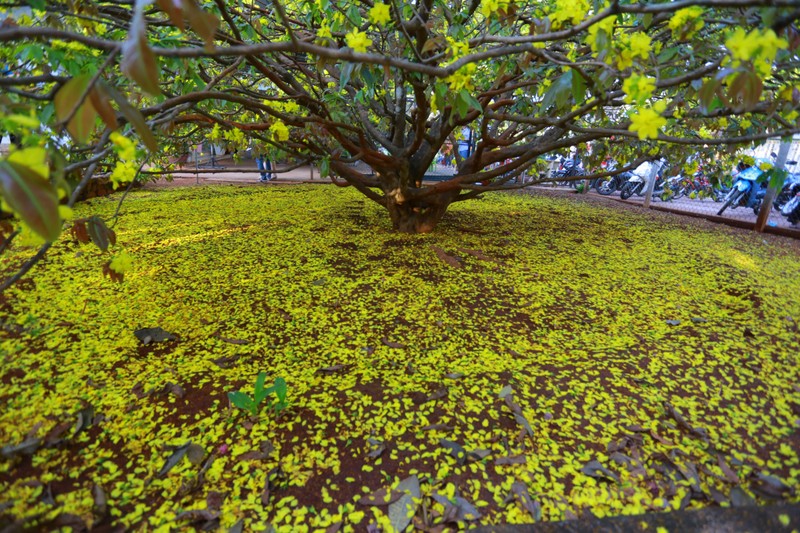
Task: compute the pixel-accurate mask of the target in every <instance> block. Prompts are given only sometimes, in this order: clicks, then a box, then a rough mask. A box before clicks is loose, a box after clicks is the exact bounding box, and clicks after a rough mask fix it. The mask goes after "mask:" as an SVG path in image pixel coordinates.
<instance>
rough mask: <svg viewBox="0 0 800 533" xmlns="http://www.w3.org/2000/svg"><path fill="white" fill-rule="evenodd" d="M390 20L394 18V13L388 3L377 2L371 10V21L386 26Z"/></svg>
mask: <svg viewBox="0 0 800 533" xmlns="http://www.w3.org/2000/svg"><path fill="white" fill-rule="evenodd" d="M390 20H392V15H391V14H390V13H389V6H388V5H387V4H384V3H382V2H377V3H376V4H375V5H374V6H372V8H371V9H370V10H369V21H370V22H372V23H373V24H375V25H377V26H385V25H386V24H387V23H388V22H389V21H390Z"/></svg>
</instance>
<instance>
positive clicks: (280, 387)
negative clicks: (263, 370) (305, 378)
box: [275, 378, 286, 405]
mask: <svg viewBox="0 0 800 533" xmlns="http://www.w3.org/2000/svg"><path fill="white" fill-rule="evenodd" d="M275 396H277V397H278V402H280V403H281V405H284V404H286V380H285V379H283V378H275Z"/></svg>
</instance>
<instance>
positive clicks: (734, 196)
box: [717, 189, 742, 216]
mask: <svg viewBox="0 0 800 533" xmlns="http://www.w3.org/2000/svg"><path fill="white" fill-rule="evenodd" d="M741 196H742V192H741V191H739V190H738V189H731V191H730V192H729V193H728V195H727V196H726V197H725V203H724V204H722V207H721V208H720V210H719V211H717V216H722V213H723V212H725V210H726V209H728V208H729V207H730V206H732V205H733V204H735V203H736V202H738V201H739V198H741Z"/></svg>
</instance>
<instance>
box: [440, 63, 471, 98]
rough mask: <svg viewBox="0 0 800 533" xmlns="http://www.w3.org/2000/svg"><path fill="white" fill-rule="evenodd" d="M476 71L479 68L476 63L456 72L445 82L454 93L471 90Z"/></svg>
mask: <svg viewBox="0 0 800 533" xmlns="http://www.w3.org/2000/svg"><path fill="white" fill-rule="evenodd" d="M476 69H477V66H476V65H475V63H469V64H467V65H464V66H463V67H461V68H460V69H458V70H457V71H455V72H454V73H453V74H452V75H450V76H448V77H446V78H445V79H444V81H446V82H447V84H448V85H449V86H450V90H451V91H454V92H458V91H460V90H461V89H471V88H472V77H473V75H474V74H475V70H476Z"/></svg>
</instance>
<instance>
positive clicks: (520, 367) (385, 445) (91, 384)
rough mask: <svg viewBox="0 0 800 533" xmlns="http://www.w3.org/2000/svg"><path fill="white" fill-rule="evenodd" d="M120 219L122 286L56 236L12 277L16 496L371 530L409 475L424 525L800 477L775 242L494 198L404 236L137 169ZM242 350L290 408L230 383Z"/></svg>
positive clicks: (694, 497)
mask: <svg viewBox="0 0 800 533" xmlns="http://www.w3.org/2000/svg"><path fill="white" fill-rule="evenodd" d="M115 207H116V204H115V203H114V200H113V199H96V200H94V201H93V202H92V203H91V209H92V210H98V211H100V212H101V213H104V214H110V213H112V212H113V210H114V208H115ZM85 209H86V212H87V213H88V208H85ZM76 215H77V216H85V213H82V212H81V210H80V209H79V210H78V212H77V213H76ZM116 231H117V234H118V237H119V243H120V246H123V247H124V248H125V250H126V251H127V252H128V253H129V254H130V256H131V257H132V258H133V266H132V269H131V270H130V271H128V272H127V273H126V274H125V280H124V281H123V282H122V283H113V282H111V281H110V280H109V279H108V278H105V277H103V274H102V264H103V263H104V262H106V261H108V256H103V255H102V254H99V252H96V250H95V249H94V248H92V247H89V246H81V245H78V244H75V243H70V242H62V243H59V245H58V246H57V247H56V248H55V249H54V250H53V253H52V254H51V255H49V256H48V259H47V260H46V261H45V262H44V263H43V264H42V265H40V266H38V267H37V269H36V270H35V271H34V277H33V278H32V281H27V282H24V283H22V284H21V285H19V286H17V287H15V288H13V289H11V290H10V291H8V293H7V294H6V295H5V298H4V300H3V301H2V307H0V318H1V319H2V332H0V356H2V361H3V364H2V368H1V369H0V381H2V389H0V406H2V408H1V409H0V445H6V444H8V445H19V444H21V443H26V442H27V443H29V446H28V448H29V449H22V450H21V451H20V450H14V449H12V448H6V449H5V450H4V457H3V458H2V460H0V493H1V494H2V496H0V509H2V511H0V513H1V514H2V515H4V516H5V517H6V518H14V519H21V518H24V517H35V520H36V522H32V523H38V524H59V523H63V522H64V521H65V520H80V521H82V522H84V523H85V524H87V525H91V524H93V523H94V524H96V523H99V522H104V523H116V524H121V525H124V526H125V527H126V528H140V527H146V528H148V529H154V530H159V528H161V530H163V531H168V530H169V528H170V527H174V526H175V525H176V520H177V523H189V524H193V525H195V526H198V527H205V526H208V527H214V526H216V525H220V526H221V527H223V528H231V527H232V526H235V525H237V524H238V525H241V526H243V528H244V530H260V529H261V528H263V527H264V526H265V525H266V524H272V525H274V526H275V527H276V528H277V529H278V530H286V531H296V530H298V528H299V527H300V526H303V527H308V528H310V529H317V528H323V529H324V528H327V527H330V526H331V525H335V524H337V523H339V522H341V523H342V524H341V526H342V527H343V529H344V530H351V529H353V528H355V529H357V530H363V529H365V528H366V527H367V525H368V524H369V523H370V522H373V523H376V524H378V525H380V526H381V527H388V524H389V523H390V520H389V518H388V512H387V506H385V505H364V504H362V503H358V502H359V499H361V498H362V497H363V496H365V495H366V494H368V493H371V492H373V491H375V490H378V489H380V488H382V487H396V486H397V484H398V483H399V482H400V481H401V480H403V479H406V478H408V477H409V476H416V479H417V480H418V481H419V485H420V491H421V496H422V497H421V503H420V504H419V505H417V506H414V505H413V504H412V506H414V507H415V512H416V516H415V521H417V522H415V523H416V524H417V525H434V524H437V523H439V522H444V521H446V520H449V521H448V524H450V525H455V523H456V522H455V520H457V519H460V520H461V524H462V525H463V524H465V523H466V522H471V523H483V524H493V523H520V522H530V521H532V519H533V517H535V516H536V515H537V514H539V513H541V517H542V519H544V520H561V519H564V518H566V517H570V516H572V515H581V514H584V513H587V512H591V513H593V514H594V515H597V516H608V515H619V514H636V513H643V512H648V511H658V510H670V509H678V508H682V507H688V508H698V507H704V506H709V505H738V504H741V503H744V502H747V501H748V500H750V499H755V500H756V501H758V502H762V503H764V502H768V501H771V500H772V499H787V500H791V501H797V499H798V495H797V493H796V487H798V485H800V462H798V449H800V429H799V428H798V424H800V421H798V419H800V389H798V385H797V384H798V381H799V380H798V377H800V375H799V374H800V370H798V368H800V367H799V366H798V364H797V363H798V355H797V354H798V347H800V346H799V343H798V338H799V333H798V327H797V322H796V320H797V319H798V317H800V299H798V297H797V295H798V294H800V257H798V255H797V253H796V251H794V250H793V249H791V248H790V247H788V246H786V247H783V246H782V245H780V244H777V245H776V244H773V245H768V244H766V243H765V242H764V241H762V240H761V239H760V238H758V237H756V236H754V235H750V234H738V233H731V232H723V231H720V232H716V231H706V230H697V229H694V230H693V229H691V228H686V227H681V226H678V225H670V224H665V223H663V222H658V221H657V220H655V219H652V218H645V217H641V216H639V215H638V214H636V213H631V212H620V211H616V210H612V209H607V208H600V207H595V206H591V205H587V204H583V203H575V202H570V201H567V200H558V199H547V198H536V197H529V196H523V195H519V196H514V195H500V194H497V195H487V197H486V198H485V199H483V200H481V201H476V202H471V203H465V204H463V205H457V206H455V207H454V208H453V209H452V211H451V212H450V213H448V216H447V217H446V218H445V220H444V221H443V223H442V224H441V226H440V227H439V228H438V229H437V231H436V232H434V233H433V234H428V235H402V234H396V233H392V232H391V231H390V226H389V222H388V219H387V217H386V216H385V214H384V212H383V211H382V210H381V209H379V208H378V207H377V206H373V205H372V204H371V203H369V201H368V200H366V199H364V198H363V197H361V196H360V195H358V194H357V193H355V192H353V191H350V190H341V189H338V188H333V187H291V188H288V187H287V188H270V189H269V190H264V189H257V188H235V187H206V188H188V189H173V190H157V191H141V192H137V193H134V194H132V195H131V197H130V198H129V199H128V200H127V201H126V203H125V205H124V207H123V218H122V219H121V220H120V222H119V224H118V225H117V227H116ZM156 327H160V328H163V329H164V330H165V331H167V332H169V333H171V334H173V335H174V336H175V337H177V339H176V340H168V341H166V342H153V343H149V344H147V345H144V344H142V343H141V342H140V340H139V339H137V337H136V336H134V331H136V330H139V329H142V328H156ZM259 372H265V376H264V378H265V380H266V383H267V384H268V385H269V384H272V383H273V381H274V380H275V379H276V378H284V379H285V381H286V388H287V391H288V393H287V399H286V401H287V405H286V407H285V408H282V409H280V410H277V409H262V410H261V411H260V412H258V414H257V415H256V416H250V415H249V414H248V413H247V411H245V410H240V409H237V408H231V407H230V406H229V404H228V393H229V392H233V391H242V392H243V393H244V394H248V395H250V396H252V395H253V387H254V385H253V384H254V382H255V379H256V376H257V375H258V374H259ZM507 386H510V388H509V387H507ZM501 392H502V393H503V394H502V396H503V398H501V397H500V396H499V394H500V393H501ZM188 443H191V446H189V447H187V446H186V445H187V444H188ZM23 448H24V447H23ZM26 452H30V453H26ZM469 452H472V453H469ZM593 461H596V462H593ZM170 463H173V464H172V465H171V466H170V467H169V468H168V469H166V471H164V470H165V468H166V467H167V466H169V465H170ZM159 474H161V475H159ZM98 494H100V495H102V496H103V498H100V497H99V496H98ZM526 494H527V496H526ZM509 495H511V496H510V499H509ZM100 503H102V504H103V505H99V504H100ZM54 504H55V505H54ZM448 506H449V507H448ZM454 509H455V510H454ZM187 511H194V512H188V513H187ZM472 511H475V512H472ZM59 516H60V518H56V517H59ZM65 517H66V518H65ZM471 518H475V519H474V520H472V519H471ZM426 519H427V523H424V520H426ZM58 520H61V522H58Z"/></svg>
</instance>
